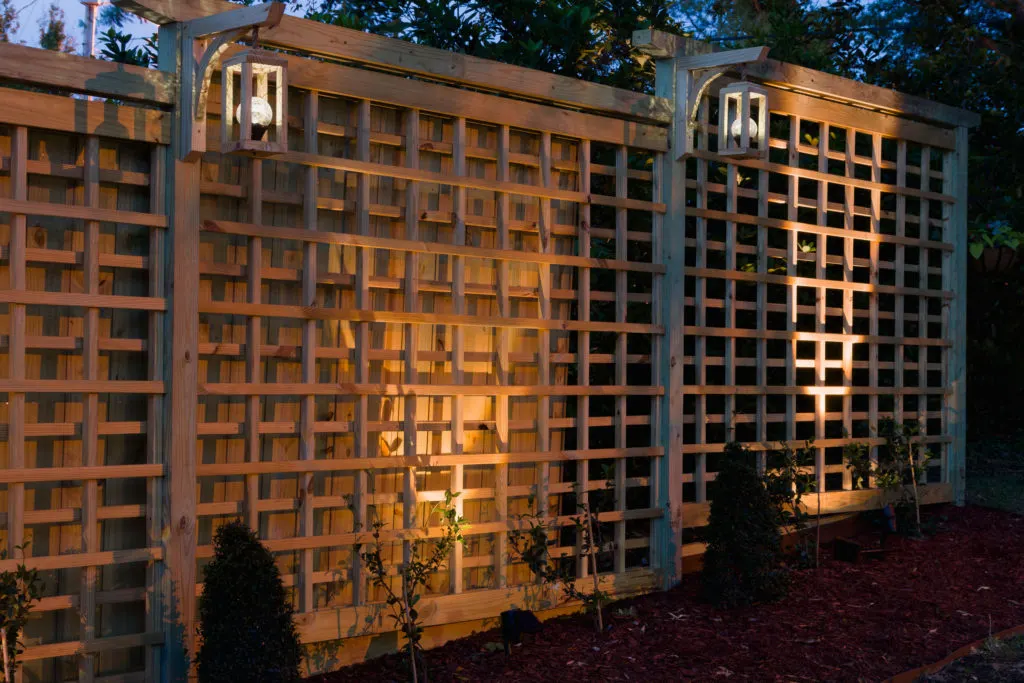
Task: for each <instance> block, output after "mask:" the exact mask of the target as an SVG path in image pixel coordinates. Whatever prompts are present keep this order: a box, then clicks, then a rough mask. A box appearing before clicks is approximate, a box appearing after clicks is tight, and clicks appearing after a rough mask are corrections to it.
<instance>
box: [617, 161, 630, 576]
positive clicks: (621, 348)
mask: <svg viewBox="0 0 1024 683" xmlns="http://www.w3.org/2000/svg"><path fill="white" fill-rule="evenodd" d="M628 162H629V148H627V147H626V146H625V145H620V146H619V148H618V149H617V150H615V196H616V197H618V198H620V199H626V198H627V196H628V183H629V176H628V172H629V171H628V168H627V166H628ZM628 229H629V211H628V209H625V208H623V207H618V208H616V209H615V258H616V259H617V260H619V261H627V260H629V249H628V248H627V247H628V238H627V235H626V233H627V231H628ZM626 278H627V274H626V271H624V270H616V271H615V322H617V323H625V322H626V311H627V308H628V305H627V301H626V296H627V292H628V290H627V287H626V285H627V282H626ZM626 341H627V335H626V333H625V332H620V333H618V335H617V336H616V337H615V384H616V385H617V386H618V387H624V386H626V384H627V376H626V365H627V363H628V362H629V359H628V358H627V357H626V350H627V345H626ZM626 406H627V402H626V396H625V395H620V396H616V397H615V447H616V448H622V449H624V448H626ZM615 511H616V512H622V513H624V512H625V511H626V458H617V459H616V460H615ZM614 566H615V572H616V573H619V572H624V571H626V522H625V521H621V522H615V565H614Z"/></svg>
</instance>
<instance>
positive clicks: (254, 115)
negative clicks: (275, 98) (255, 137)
mask: <svg viewBox="0 0 1024 683" xmlns="http://www.w3.org/2000/svg"><path fill="white" fill-rule="evenodd" d="M235 118H236V119H237V120H238V122H239V123H241V122H242V105H241V104H239V105H238V106H237V107H235ZM249 120H250V121H252V125H253V126H258V127H260V128H267V127H268V126H270V124H271V123H272V122H273V121H274V110H273V109H271V108H270V102H267V101H266V100H265V99H263V98H262V97H253V98H252V108H251V109H250V110H249Z"/></svg>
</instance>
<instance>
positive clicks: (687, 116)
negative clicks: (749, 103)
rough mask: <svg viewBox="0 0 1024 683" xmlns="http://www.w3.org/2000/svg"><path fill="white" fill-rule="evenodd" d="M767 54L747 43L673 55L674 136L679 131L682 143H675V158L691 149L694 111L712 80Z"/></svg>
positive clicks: (765, 50)
mask: <svg viewBox="0 0 1024 683" xmlns="http://www.w3.org/2000/svg"><path fill="white" fill-rule="evenodd" d="M767 57H768V48H767V47H748V48H743V49H742V50H729V51H728V52H713V53H711V54H706V55H696V56H693V57H677V58H676V78H677V84H676V128H677V131H676V140H677V143H678V142H679V137H680V135H682V137H683V144H677V145H676V150H677V154H676V158H682V157H683V156H685V155H687V154H691V153H693V133H694V131H695V130H696V128H697V114H698V111H699V109H700V102H701V99H702V98H703V97H704V93H705V92H707V89H708V87H709V86H710V85H711V83H712V81H714V80H715V79H716V78H718V77H719V76H721V75H722V74H724V73H726V72H728V71H735V70H736V69H737V68H740V67H743V66H745V65H747V64H752V63H757V62H763V61H764V60H765V59H766V58H767Z"/></svg>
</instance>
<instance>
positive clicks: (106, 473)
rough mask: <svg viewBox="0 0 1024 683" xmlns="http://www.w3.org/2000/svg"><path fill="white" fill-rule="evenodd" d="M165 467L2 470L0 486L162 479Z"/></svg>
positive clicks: (132, 466) (117, 466)
mask: <svg viewBox="0 0 1024 683" xmlns="http://www.w3.org/2000/svg"><path fill="white" fill-rule="evenodd" d="M163 474H164V466H163V465H92V466H81V467H39V468H34V469H29V468H25V469H14V470H12V469H4V470H0V484H11V483H24V484H29V483H39V482H44V481H79V480H85V479H89V480H93V479H144V478H148V477H162V476H163Z"/></svg>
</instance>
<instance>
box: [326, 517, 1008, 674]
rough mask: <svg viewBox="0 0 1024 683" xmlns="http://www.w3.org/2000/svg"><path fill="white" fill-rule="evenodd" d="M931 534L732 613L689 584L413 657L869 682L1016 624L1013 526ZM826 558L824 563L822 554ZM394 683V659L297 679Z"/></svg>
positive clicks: (949, 525)
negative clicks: (601, 619) (508, 647)
mask: <svg viewBox="0 0 1024 683" xmlns="http://www.w3.org/2000/svg"><path fill="white" fill-rule="evenodd" d="M928 517H930V518H931V520H932V522H933V523H934V524H935V535H934V536H932V537H931V538H928V539H926V540H912V539H907V538H891V539H890V546H889V547H890V548H891V551H890V552H889V553H888V555H887V557H886V558H884V559H880V560H864V561H863V562H862V563H860V564H857V565H851V564H847V563H843V562H838V561H835V560H832V559H831V558H830V557H825V558H823V562H822V566H821V569H820V570H818V571H817V572H815V571H813V570H807V571H801V572H797V573H796V575H795V577H794V581H793V586H792V589H791V591H790V595H789V597H787V598H786V599H785V600H783V601H781V602H778V603H774V604H765V605H757V606H754V607H749V608H744V609H737V610H718V609H714V608H712V607H710V606H708V605H705V604H702V603H701V602H700V601H699V600H698V598H697V590H696V583H697V580H698V577H696V576H687V577H685V578H684V585H683V586H681V587H680V588H678V589H675V590H672V591H669V592H667V593H658V594H654V595H647V596H642V597H639V598H634V599H630V600H625V601H622V602H619V603H616V604H615V605H612V606H611V607H610V608H608V609H607V617H606V624H609V625H610V629H609V630H608V631H607V632H605V633H603V634H600V635H598V634H596V633H594V631H593V627H592V622H591V620H590V619H589V618H588V617H585V616H582V615H581V616H573V617H566V618H561V619H557V620H553V621H549V622H547V623H546V624H545V628H544V631H543V632H542V633H541V634H539V635H537V636H524V640H525V643H524V644H523V645H522V646H521V647H517V648H514V649H513V654H512V657H511V658H506V656H505V654H504V652H503V651H500V649H499V650H497V651H496V650H495V646H494V645H493V644H494V643H500V641H501V637H500V634H499V633H498V632H497V631H489V632H486V633H480V634H476V635H473V636H471V637H468V638H464V639H461V640H458V641H454V642H451V643H448V644H446V645H444V646H442V647H439V648H436V649H434V650H430V651H429V652H427V662H428V665H429V669H430V678H431V681H432V682H434V683H438V682H441V681H564V680H572V681H573V682H574V683H575V682H576V681H718V680H721V681H730V683H731V682H732V681H882V680H885V679H886V678H889V677H891V676H893V675H896V674H898V673H901V672H903V671H907V670H909V669H913V668H915V667H918V666H921V665H924V664H929V663H931V662H935V661H938V660H940V659H942V658H943V657H945V656H946V655H947V654H949V653H950V652H952V651H954V650H956V649H957V648H959V647H962V646H964V645H966V644H968V643H971V642H973V641H975V640H978V639H979V638H984V637H986V636H988V635H989V634H991V633H994V632H997V631H1000V630H1003V629H1006V628H1010V627H1012V626H1017V625H1019V624H1024V517H1020V516H1015V515H1011V514H1008V513H1005V512H998V511H994V510H988V509H984V508H978V507H967V508H955V507H952V506H944V507H940V508H935V509H933V510H932V511H930V512H929V513H928ZM827 554H828V553H827V551H826V553H825V555H826V556H827ZM368 680H372V681H407V680H408V674H407V673H406V669H405V664H404V661H403V660H402V658H401V657H397V656H394V655H391V656H388V657H384V658H381V659H376V660H372V661H369V662H365V663H362V664H358V665H355V666H351V667H347V668H345V669H342V670H341V671H338V672H335V673H333V674H329V675H327V676H322V677H316V678H312V679H309V683H314V682H315V683H341V682H342V681H359V683H364V682H365V681H368Z"/></svg>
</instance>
